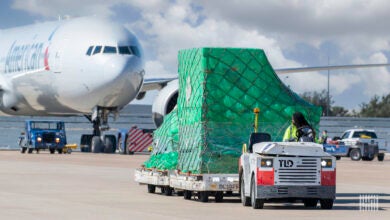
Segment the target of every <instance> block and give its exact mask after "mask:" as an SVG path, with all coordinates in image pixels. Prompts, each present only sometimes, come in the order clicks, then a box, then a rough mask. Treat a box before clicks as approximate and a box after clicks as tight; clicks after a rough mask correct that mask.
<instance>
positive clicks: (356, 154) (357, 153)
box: [349, 148, 362, 161]
mask: <svg viewBox="0 0 390 220" xmlns="http://www.w3.org/2000/svg"><path fill="white" fill-rule="evenodd" d="M349 156H350V157H351V160H354V161H358V160H360V159H361V158H362V154H361V153H360V149H356V148H355V149H352V150H351V152H350V153H349Z"/></svg>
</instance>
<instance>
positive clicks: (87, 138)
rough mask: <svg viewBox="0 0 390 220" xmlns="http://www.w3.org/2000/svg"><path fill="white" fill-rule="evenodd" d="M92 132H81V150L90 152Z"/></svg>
mask: <svg viewBox="0 0 390 220" xmlns="http://www.w3.org/2000/svg"><path fill="white" fill-rule="evenodd" d="M92 137H93V135H92V134H83V135H81V138H80V150H81V152H91V142H92Z"/></svg>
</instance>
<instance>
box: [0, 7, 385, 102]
mask: <svg viewBox="0 0 390 220" xmlns="http://www.w3.org/2000/svg"><path fill="white" fill-rule="evenodd" d="M389 8H390V1H387V0H370V1H368V0H343V1H340V0H316V1H310V0H290V1H281V0H279V1H278V0H230V1H226V0H212V1H210V0H176V1H175V0H147V1H145V0H110V1H106V0H83V1H80V0H0V29H6V28H10V27H14V26H21V25H28V24H32V23H36V22H43V21H51V20H56V19H58V17H59V16H70V17H79V16H91V15H97V16H104V17H110V18H111V19H113V20H116V21H118V22H120V23H122V24H123V25H124V26H125V27H127V28H128V29H129V30H131V31H132V32H133V33H134V34H135V35H136V36H137V37H138V38H139V40H140V42H141V44H142V46H143V49H144V53H145V57H146V65H145V71H146V76H147V77H148V78H151V77H172V76H173V77H175V76H177V53H178V51H179V50H180V49H186V48H196V47H240V48H243V47H248V48H261V49H263V50H264V51H265V53H266V54H267V57H268V59H269V61H270V63H271V65H272V66H273V67H274V68H275V69H278V68H292V67H308V66H326V65H328V64H329V65H347V64H367V63H387V62H389V58H390V44H389V43H390V41H389V40H390V22H388V21H390V13H388V9H389ZM279 77H280V78H281V80H282V81H283V82H284V83H285V84H286V85H288V86H290V88H291V89H292V90H293V91H295V92H296V93H298V94H300V93H303V92H313V91H317V92H320V91H322V90H326V89H327V71H322V72H310V73H293V74H288V75H279ZM329 92H330V95H331V96H332V97H333V100H334V101H335V103H334V105H338V106H343V107H345V108H347V109H359V108H360V105H361V104H362V103H363V102H364V103H368V102H369V101H370V99H371V98H372V97H373V96H374V95H378V96H382V95H387V94H389V93H390V73H389V69H387V68H385V67H382V68H370V69H366V68H365V69H353V70H337V71H336V70H332V71H331V72H330V86H329ZM156 95H157V92H151V93H150V94H148V95H147V97H146V98H145V99H144V100H142V101H137V102H134V103H147V104H151V103H152V102H153V99H154V98H155V96H156Z"/></svg>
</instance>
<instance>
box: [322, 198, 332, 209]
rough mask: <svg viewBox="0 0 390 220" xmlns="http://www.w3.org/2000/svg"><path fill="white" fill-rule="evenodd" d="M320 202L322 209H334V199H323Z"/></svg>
mask: <svg viewBox="0 0 390 220" xmlns="http://www.w3.org/2000/svg"><path fill="white" fill-rule="evenodd" d="M320 204H321V209H332V208H333V199H321V200H320Z"/></svg>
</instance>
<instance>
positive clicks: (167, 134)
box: [144, 108, 179, 170]
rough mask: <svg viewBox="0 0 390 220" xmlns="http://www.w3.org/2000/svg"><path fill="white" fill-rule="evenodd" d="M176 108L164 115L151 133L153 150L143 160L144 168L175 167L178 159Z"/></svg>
mask: <svg viewBox="0 0 390 220" xmlns="http://www.w3.org/2000/svg"><path fill="white" fill-rule="evenodd" d="M177 119H178V117H177V109H176V108H175V109H174V110H173V111H172V112H171V113H169V114H168V115H166V116H165V117H164V123H163V124H162V125H161V126H160V127H159V128H158V129H157V130H156V131H154V133H153V152H152V154H151V156H150V158H149V160H147V161H145V162H144V165H145V167H146V168H156V169H158V170H173V169H176V166H177V159H178V152H177V150H178V143H179V134H178V129H179V127H178V123H177Z"/></svg>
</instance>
